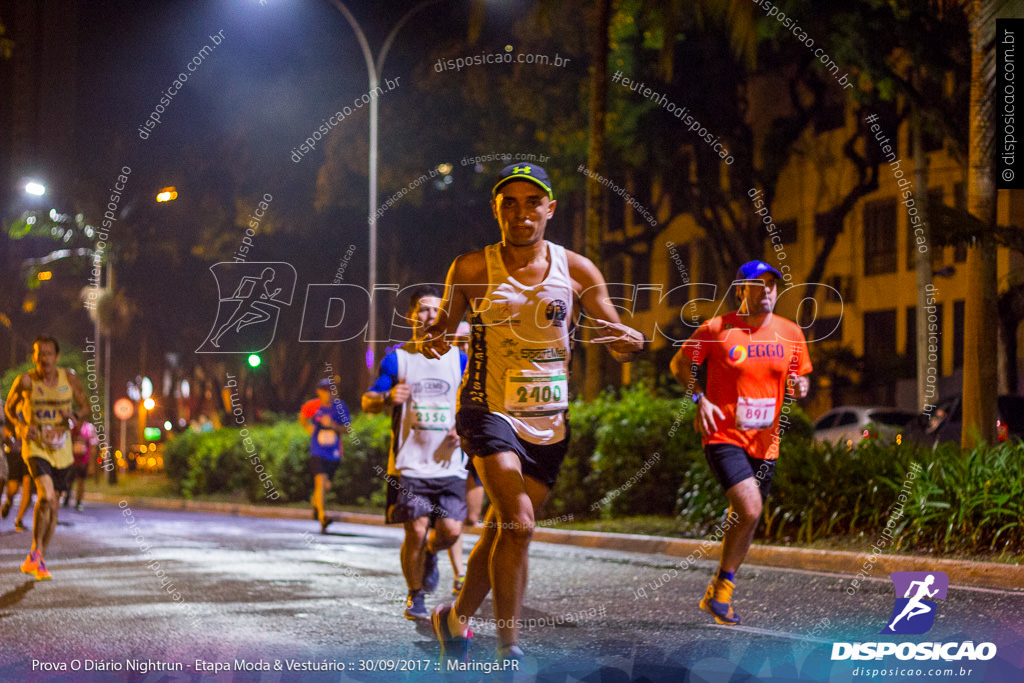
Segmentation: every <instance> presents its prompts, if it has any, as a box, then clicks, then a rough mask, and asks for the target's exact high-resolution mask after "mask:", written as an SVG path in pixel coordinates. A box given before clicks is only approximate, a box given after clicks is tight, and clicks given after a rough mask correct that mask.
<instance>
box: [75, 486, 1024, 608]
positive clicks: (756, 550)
mask: <svg viewBox="0 0 1024 683" xmlns="http://www.w3.org/2000/svg"><path fill="white" fill-rule="evenodd" d="M85 499H86V500H92V501H102V502H105V503H113V504H115V505H117V504H118V503H120V502H121V501H127V503H128V505H131V506H133V507H142V508H155V509H163V510H189V511H194V512H212V513H215V514H222V515H235V516H238V517H265V518H271V519H303V520H309V509H307V508H286V507H271V506H265V505H242V504H238V503H210V502H200V501H194V500H176V499H172V498H137V497H133V496H126V497H125V498H117V497H114V496H105V495H102V494H98V493H87V494H85ZM331 516H332V517H333V518H334V519H335V520H337V521H339V522H344V523H346V524H363V525H366V526H385V524H384V516H383V515H369V514H365V513H357V512H336V511H335V512H331ZM482 531H483V528H482V527H474V528H467V529H466V530H465V533H468V534H475V535H479V534H480V533H481V532H482ZM533 539H534V540H535V541H541V542H543V543H557V544H562V545H573V546H578V547H582V548H602V549H605V550H619V551H623V552H632V553H649V554H658V555H668V556H671V557H686V556H688V555H691V554H693V555H694V559H708V560H715V559H718V557H719V553H720V552H721V545H722V544H721V543H712V542H709V541H700V540H693V539H687V538H664V537H660V536H638V535H633V534H614V533H604V532H596V531H570V530H568V529H551V528H548V527H537V528H536V529H535V530H534V533H533ZM701 548H703V551H701ZM869 556H870V554H869V553H853V552H849V551H843V550H812V549H807V548H785V547H780V546H770V545H760V544H756V543H755V544H754V545H753V546H751V548H750V552H749V553H748V554H747V562H748V563H750V564H758V565H762V566H766V567H783V568H787V569H809V570H816V571H823V572H835V573H837V574H846V575H849V576H851V577H853V576H856V574H857V571H858V570H859V569H860V568H861V566H862V565H863V564H864V563H865V559H866V558H868V557H869ZM895 571H941V572H945V573H946V574H947V575H948V576H949V582H950V583H951V584H959V585H962V586H987V587H991V588H1001V589H1004V590H1006V589H1010V590H1024V566H1020V565H1009V564H999V563H996V562H972V561H969V560H946V559H940V558H929V557H915V556H912V555H880V556H877V557H876V559H875V560H874V565H873V569H872V571H871V576H872V578H876V579H882V578H884V577H886V576H887V575H888V574H889V573H890V572H895Z"/></svg>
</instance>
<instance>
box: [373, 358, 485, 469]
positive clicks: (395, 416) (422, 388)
mask: <svg viewBox="0 0 1024 683" xmlns="http://www.w3.org/2000/svg"><path fill="white" fill-rule="evenodd" d="M395 356H396V359H397V360H398V379H399V380H400V381H403V382H405V383H406V384H408V385H409V388H410V389H412V393H411V394H410V395H409V399H408V400H407V401H405V402H404V403H402V404H401V405H399V406H395V410H394V412H393V413H392V416H391V453H390V455H389V457H388V474H391V475H395V476H403V477H416V478H418V479H437V478H439V477H459V478H461V479H465V478H466V457H465V455H464V454H463V453H462V449H461V448H459V447H458V446H455V447H452V446H447V445H445V437H446V436H447V435H448V431H449V430H450V429H451V428H452V427H453V426H455V404H456V398H457V396H458V391H459V383H460V382H461V381H462V363H461V362H460V360H459V358H460V357H459V350H458V348H456V347H454V346H453V347H452V348H451V349H449V350H448V353H446V354H445V355H443V356H441V358H439V359H436V360H435V359H432V358H426V357H425V356H422V355H420V354H418V353H409V352H408V351H406V350H405V349H401V348H399V349H395Z"/></svg>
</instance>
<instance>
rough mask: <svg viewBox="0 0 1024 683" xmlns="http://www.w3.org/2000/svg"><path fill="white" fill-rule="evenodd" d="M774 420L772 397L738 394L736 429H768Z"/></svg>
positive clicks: (773, 401)
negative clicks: (749, 396) (750, 396)
mask: <svg viewBox="0 0 1024 683" xmlns="http://www.w3.org/2000/svg"><path fill="white" fill-rule="evenodd" d="M774 422H775V399H774V398H746V397H745V396H740V397H739V398H738V399H737V400H736V429H742V430H748V429H768V428H769V427H771V426H772V424H773V423H774Z"/></svg>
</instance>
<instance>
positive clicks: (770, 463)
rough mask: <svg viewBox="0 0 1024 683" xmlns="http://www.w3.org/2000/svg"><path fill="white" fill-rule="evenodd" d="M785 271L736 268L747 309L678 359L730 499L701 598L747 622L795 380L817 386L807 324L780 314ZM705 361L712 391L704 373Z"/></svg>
mask: <svg viewBox="0 0 1024 683" xmlns="http://www.w3.org/2000/svg"><path fill="white" fill-rule="evenodd" d="M781 278H782V275H781V274H780V273H779V271H777V270H776V269H774V268H772V267H771V266H769V265H768V264H767V263H765V262H764V261H750V262H749V263H745V264H743V265H742V266H741V267H740V269H739V271H738V272H737V273H736V281H737V282H736V285H737V287H736V294H737V297H738V298H739V300H740V307H739V310H737V311H733V312H732V313H727V314H725V315H723V316H718V317H715V318H712V319H711V320H708V321H707V322H705V323H704V324H703V325H701V326H700V328H698V330H697V331H696V332H694V333H693V336H692V337H690V339H689V340H687V342H686V343H685V344H684V345H683V347H682V348H680V349H679V352H678V353H677V354H676V355H675V357H674V358H673V359H672V366H671V367H672V374H673V375H675V377H676V379H677V380H679V383H680V384H682V385H683V386H685V387H687V394H689V395H690V398H691V400H692V401H693V402H694V403H695V404H696V405H697V418H696V420H695V426H696V427H697V429H698V430H699V431H700V433H701V437H702V441H703V443H704V457H705V458H706V459H707V461H708V465H709V466H710V467H711V471H712V472H713V473H714V475H715V478H716V479H718V482H719V483H720V484H721V485H722V488H723V489H725V495H726V496H727V497H728V498H729V510H730V520H729V522H727V526H726V525H723V528H724V529H725V536H724V539H723V542H722V559H721V561H720V563H719V568H718V573H717V574H716V575H715V576H714V577H713V578H712V580H711V583H710V584H709V585H708V589H707V591H706V592H705V594H704V598H703V599H702V600H701V601H700V608H701V609H703V610H704V611H706V612H710V613H711V614H712V615H713V616H714V617H715V621H717V622H718V623H719V624H726V625H734V624H738V623H740V617H739V615H737V614H736V612H734V611H733V609H732V591H733V589H734V588H735V587H736V586H735V583H734V581H735V575H736V571H737V570H738V569H739V566H740V564H741V563H742V562H743V558H744V557H745V556H746V554H747V550H749V549H750V543H751V541H752V540H753V538H754V531H755V530H756V529H757V522H758V520H759V519H760V517H761V509H762V508H763V506H764V502H765V499H767V497H768V491H769V489H770V488H771V484H772V477H773V476H774V475H775V460H776V459H777V458H778V457H779V438H780V434H779V416H780V415H781V414H782V409H783V404H784V401H785V398H786V393H787V386H789V390H790V393H791V394H792V395H793V396H794V397H796V398H803V397H804V396H806V395H807V390H808V388H809V387H810V380H809V379H808V378H807V377H806V375H807V374H808V373H810V372H811V370H812V368H811V361H810V359H809V358H808V355H807V342H806V341H805V340H804V334H803V331H802V330H801V328H800V327H798V326H797V325H796V324H794V323H793V322H791V321H789V320H786V319H784V318H780V317H778V316H776V315H774V314H773V313H772V310H773V309H774V308H775V301H776V299H777V298H778V283H779V281H780V280H781ZM705 361H707V364H708V367H707V383H708V388H707V393H706V394H705V393H704V390H703V389H701V387H700V385H699V384H698V383H697V377H696V374H697V373H696V370H697V368H698V367H699V366H700V365H701V363H703V362H705ZM787 413H788V410H787ZM733 515H735V518H734V517H733Z"/></svg>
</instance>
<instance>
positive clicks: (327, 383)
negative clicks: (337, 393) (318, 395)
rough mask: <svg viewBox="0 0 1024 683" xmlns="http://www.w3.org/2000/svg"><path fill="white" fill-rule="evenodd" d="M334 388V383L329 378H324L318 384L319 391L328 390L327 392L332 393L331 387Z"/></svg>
mask: <svg viewBox="0 0 1024 683" xmlns="http://www.w3.org/2000/svg"><path fill="white" fill-rule="evenodd" d="M333 386H334V382H332V381H331V380H330V379H329V378H327V377H324V378H323V379H322V380H320V381H319V382H317V383H316V388H317V389H326V390H327V391H330V390H331V387H333Z"/></svg>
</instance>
